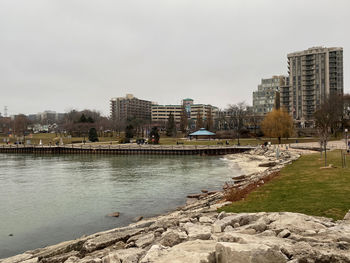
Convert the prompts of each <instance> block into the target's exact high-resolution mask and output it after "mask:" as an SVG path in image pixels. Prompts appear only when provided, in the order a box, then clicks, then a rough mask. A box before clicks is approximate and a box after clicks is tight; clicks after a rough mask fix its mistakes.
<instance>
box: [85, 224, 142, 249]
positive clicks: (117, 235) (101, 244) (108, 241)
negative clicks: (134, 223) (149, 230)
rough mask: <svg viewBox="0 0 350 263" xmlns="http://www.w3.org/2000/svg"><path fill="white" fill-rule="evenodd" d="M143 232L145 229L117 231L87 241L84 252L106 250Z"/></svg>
mask: <svg viewBox="0 0 350 263" xmlns="http://www.w3.org/2000/svg"><path fill="white" fill-rule="evenodd" d="M142 231H143V229H133V230H126V231H115V232H111V233H107V234H104V235H100V236H97V237H95V238H92V239H89V240H87V241H86V242H85V243H84V245H83V248H82V250H83V251H84V252H92V251H95V250H97V249H101V248H105V247H107V246H110V245H113V244H115V243H116V242H118V241H123V240H126V239H128V238H129V237H131V236H133V235H136V234H138V233H140V232H142Z"/></svg>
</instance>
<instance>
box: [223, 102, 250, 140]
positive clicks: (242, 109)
mask: <svg viewBox="0 0 350 263" xmlns="http://www.w3.org/2000/svg"><path fill="white" fill-rule="evenodd" d="M228 112H229V114H230V122H229V126H230V128H233V129H234V130H235V132H236V137H237V140H238V145H239V144H240V142H239V138H240V133H241V131H242V129H243V127H244V117H245V116H246V113H247V104H246V103H245V102H239V103H237V104H231V105H229V107H228Z"/></svg>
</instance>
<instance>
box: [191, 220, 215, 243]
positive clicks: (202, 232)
mask: <svg viewBox="0 0 350 263" xmlns="http://www.w3.org/2000/svg"><path fill="white" fill-rule="evenodd" d="M184 229H185V230H186V232H187V234H188V237H189V239H190V240H195V239H202V240H207V239H209V238H210V236H211V226H206V225H200V224H193V223H190V222H188V223H186V224H185V225H184Z"/></svg>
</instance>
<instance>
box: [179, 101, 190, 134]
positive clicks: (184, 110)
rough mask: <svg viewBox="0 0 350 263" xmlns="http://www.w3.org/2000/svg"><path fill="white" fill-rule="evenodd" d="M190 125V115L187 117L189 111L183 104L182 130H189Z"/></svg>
mask: <svg viewBox="0 0 350 263" xmlns="http://www.w3.org/2000/svg"><path fill="white" fill-rule="evenodd" d="M187 127H188V117H187V111H186V109H185V105H182V109H181V119H180V130H181V131H182V132H183V133H185V132H186V131H187Z"/></svg>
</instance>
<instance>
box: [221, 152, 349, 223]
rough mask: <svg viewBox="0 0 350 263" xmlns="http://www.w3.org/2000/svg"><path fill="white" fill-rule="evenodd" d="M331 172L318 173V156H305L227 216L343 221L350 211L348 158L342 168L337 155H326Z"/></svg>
mask: <svg viewBox="0 0 350 263" xmlns="http://www.w3.org/2000/svg"><path fill="white" fill-rule="evenodd" d="M328 160H329V163H331V164H333V165H335V166H336V168H333V169H320V167H321V166H323V165H324V159H323V158H322V159H321V158H320V154H312V155H304V156H302V157H301V158H300V159H299V160H297V161H295V162H294V163H293V164H291V165H288V166H286V167H284V168H283V169H282V170H281V173H280V176H278V177H276V178H274V179H273V180H271V181H270V182H269V183H267V184H266V185H263V186H261V187H259V188H257V190H254V191H253V192H251V193H250V194H249V195H248V196H247V197H246V198H245V199H244V200H241V201H238V202H234V203H232V204H231V205H229V206H226V207H224V208H222V209H220V210H221V211H226V212H261V211H264V212H280V211H288V212H298V213H304V214H308V215H314V216H325V217H330V218H333V219H342V218H343V217H344V215H345V214H346V213H347V212H348V211H349V209H350V168H349V167H350V155H349V156H347V167H348V168H342V166H341V157H340V151H332V152H329V153H328Z"/></svg>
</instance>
